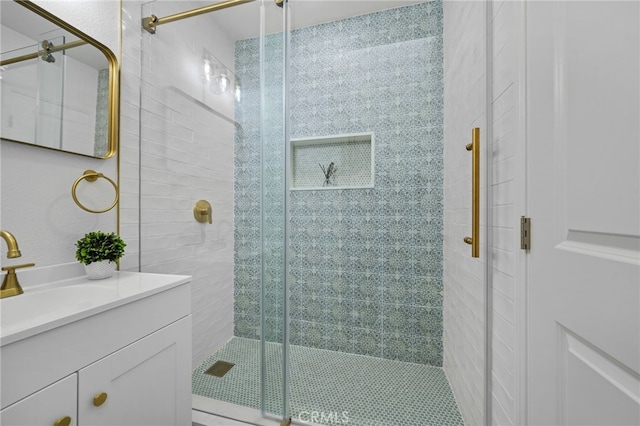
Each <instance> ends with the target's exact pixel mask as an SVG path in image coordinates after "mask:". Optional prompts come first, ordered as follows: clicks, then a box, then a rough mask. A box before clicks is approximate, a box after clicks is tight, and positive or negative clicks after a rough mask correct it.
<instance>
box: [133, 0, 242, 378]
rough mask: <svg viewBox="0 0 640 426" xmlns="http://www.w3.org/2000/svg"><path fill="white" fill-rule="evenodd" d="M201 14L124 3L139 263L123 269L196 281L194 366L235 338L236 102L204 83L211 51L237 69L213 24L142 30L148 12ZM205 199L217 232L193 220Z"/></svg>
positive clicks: (171, 5) (203, 21)
mask: <svg viewBox="0 0 640 426" xmlns="http://www.w3.org/2000/svg"><path fill="white" fill-rule="evenodd" d="M196 6H197V5H196V3H193V2H184V1H179V2H178V1H167V2H158V3H156V4H152V5H146V6H142V3H141V2H137V1H136V2H124V4H123V7H124V10H125V13H123V20H124V22H123V24H124V30H123V73H122V74H123V91H122V103H123V120H122V125H123V127H122V135H123V138H122V147H123V151H122V167H121V176H122V186H123V205H122V212H123V216H122V227H121V229H122V231H123V236H124V237H125V238H126V239H127V241H136V240H137V238H136V237H137V236H136V235H135V233H136V227H137V223H138V218H139V226H140V241H139V246H138V245H137V244H134V247H135V248H137V249H138V253H140V256H139V264H138V262H137V260H136V258H135V252H130V256H129V257H127V258H126V259H125V262H124V266H125V267H126V268H128V269H136V268H137V267H139V269H140V270H141V271H143V272H157V273H171V274H186V275H192V276H193V280H192V289H193V290H192V313H193V365H194V366H195V365H197V364H199V363H200V362H201V361H202V360H203V359H204V358H206V357H207V356H209V355H210V354H211V353H212V352H215V351H216V350H217V349H218V348H219V347H220V346H222V345H223V344H224V343H225V342H226V341H227V340H228V339H230V338H231V337H232V335H233V134H234V122H233V94H232V93H225V94H223V95H214V94H212V93H210V92H209V91H208V90H206V87H205V85H204V82H203V81H202V79H201V78H200V73H201V70H202V66H203V63H202V57H203V52H204V51H205V50H206V51H208V52H210V53H213V54H214V55H215V56H216V57H217V58H218V59H220V60H221V61H222V62H223V63H225V64H226V65H227V66H228V67H230V68H232V67H233V44H232V43H231V41H229V40H228V39H227V37H226V36H225V34H224V33H222V31H221V30H219V28H218V27H216V25H215V22H214V21H212V20H211V16H202V17H198V18H193V19H189V20H188V21H182V22H175V23H172V24H170V25H166V26H163V27H162V28H159V30H158V33H157V34H155V35H151V34H148V33H146V32H144V33H143V34H142V36H141V28H140V25H139V22H140V18H141V16H142V15H141V13H142V12H141V7H142V8H143V9H142V10H143V12H144V14H145V15H146V14H149V13H155V14H157V15H158V16H164V15H167V14H171V13H175V12H179V11H182V10H187V9H190V8H194V7H196ZM151 8H153V9H151ZM139 64H142V67H140V65H139ZM216 96H217V97H216ZM138 103H139V104H140V107H141V111H140V114H139V116H138V114H137V105H138ZM138 191H140V192H138ZM138 195H140V197H139V204H138ZM199 199H205V200H208V201H209V202H210V203H211V205H212V207H213V223H212V224H208V223H207V224H203V223H198V222H196V220H195V218H194V215H193V206H194V204H195V202H196V201H198V200H199ZM137 212H139V214H137ZM136 216H137V217H136Z"/></svg>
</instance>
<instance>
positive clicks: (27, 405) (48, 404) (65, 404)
mask: <svg viewBox="0 0 640 426" xmlns="http://www.w3.org/2000/svg"><path fill="white" fill-rule="evenodd" d="M77 390H78V375H77V374H72V375H70V376H68V377H65V378H64V379H62V380H60V381H58V382H56V383H54V384H52V385H50V386H47V387H46V388H44V389H42V390H41V391H38V392H36V393H34V394H33V395H31V396H28V397H26V398H24V399H22V400H20V401H18V402H16V403H15V404H13V405H10V406H8V407H7V408H5V409H4V410H2V411H0V425H2V426H34V425H38V426H54V425H55V424H56V421H58V420H60V421H61V422H62V423H61V424H67V423H66V422H64V421H63V420H62V419H64V418H65V417H69V418H70V420H71V421H70V422H69V423H68V424H69V425H70V426H76V425H77V424H78V423H77V421H76V420H77V419H76V405H77V393H76V392H77Z"/></svg>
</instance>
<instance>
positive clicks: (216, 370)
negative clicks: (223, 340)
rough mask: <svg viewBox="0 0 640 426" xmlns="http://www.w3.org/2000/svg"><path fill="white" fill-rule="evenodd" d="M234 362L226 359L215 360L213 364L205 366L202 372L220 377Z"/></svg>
mask: <svg viewBox="0 0 640 426" xmlns="http://www.w3.org/2000/svg"><path fill="white" fill-rule="evenodd" d="M234 365H235V364H234V363H232V362H227V361H216V362H214V363H213V365H212V366H211V367H209V368H207V371H205V372H204V374H208V375H210V376H216V377H222V376H224V375H225V374H227V373H228V372H229V370H231V369H232V368H233V366H234Z"/></svg>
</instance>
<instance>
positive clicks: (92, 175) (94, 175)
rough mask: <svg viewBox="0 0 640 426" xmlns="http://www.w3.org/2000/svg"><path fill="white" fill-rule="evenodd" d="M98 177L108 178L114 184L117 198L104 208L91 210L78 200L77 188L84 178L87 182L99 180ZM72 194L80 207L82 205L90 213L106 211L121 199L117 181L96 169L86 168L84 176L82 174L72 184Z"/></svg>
mask: <svg viewBox="0 0 640 426" xmlns="http://www.w3.org/2000/svg"><path fill="white" fill-rule="evenodd" d="M98 178H103V179H106V180H107V181H108V182H109V183H110V184H111V185H113V189H115V190H116V199H115V200H113V203H112V204H111V205H110V206H109V207H107V208H106V209H104V210H91V209H89V208H87V207H85V206H83V205H82V203H80V201H78V197H77V196H76V189H77V188H78V184H79V183H80V181H82V180H83V179H84V180H86V181H87V182H95V181H97V180H98ZM71 196H72V197H73V201H75V203H76V204H77V205H78V207H80V208H81V209H82V210H85V211H88V212H89V213H106V212H108V211H109V210H111V209H112V208H114V207H115V206H116V204H118V200H119V199H120V193H119V192H118V185H116V183H115V182H114V181H113V180H111V179H109V178H108V177H106V176H105V175H103V174H102V173H98V172H96V171H95V170H85V171H84V173H83V174H82V176H80V177H79V178H78V179H76V181H75V182H73V186H71Z"/></svg>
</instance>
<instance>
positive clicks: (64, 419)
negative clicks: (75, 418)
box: [53, 416, 71, 426]
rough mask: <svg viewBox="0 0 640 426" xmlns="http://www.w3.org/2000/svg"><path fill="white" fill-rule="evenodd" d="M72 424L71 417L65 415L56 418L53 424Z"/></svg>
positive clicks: (62, 425) (66, 425) (67, 425)
mask: <svg viewBox="0 0 640 426" xmlns="http://www.w3.org/2000/svg"><path fill="white" fill-rule="evenodd" d="M70 424H71V417H69V416H64V417H60V418H59V419H58V420H56V422H55V423H54V424H53V426H69V425H70Z"/></svg>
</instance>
